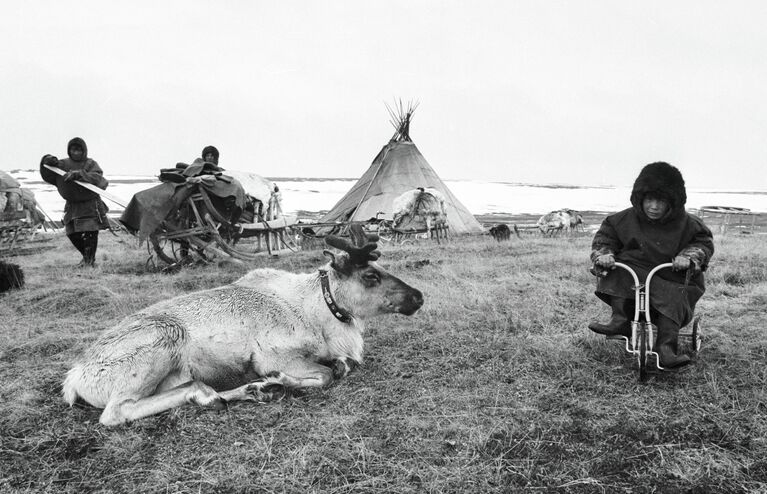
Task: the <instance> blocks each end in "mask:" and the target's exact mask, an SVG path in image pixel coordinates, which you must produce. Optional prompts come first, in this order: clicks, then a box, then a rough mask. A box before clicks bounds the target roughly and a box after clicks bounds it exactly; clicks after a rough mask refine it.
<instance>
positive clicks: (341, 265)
mask: <svg viewBox="0 0 767 494" xmlns="http://www.w3.org/2000/svg"><path fill="white" fill-rule="evenodd" d="M349 232H350V236H351V241H350V240H347V239H344V238H340V237H336V236H335V235H328V237H327V238H326V239H325V241H326V242H327V244H328V245H329V246H331V247H335V248H336V249H339V250H341V251H343V252H344V253H343V254H339V255H336V254H334V253H333V252H331V251H329V250H326V251H324V254H325V255H326V256H328V257H329V258H330V267H331V268H333V271H335V272H336V274H337V275H338V278H339V280H340V283H339V285H338V287H336V288H335V292H336V295H337V297H338V301H339V303H341V304H342V305H344V306H346V308H347V309H348V310H350V311H351V312H352V313H353V314H355V315H357V316H362V317H366V316H374V315H378V314H385V313H391V312H399V313H401V314H405V315H408V316H409V315H411V314H413V313H415V311H417V310H418V309H419V308H420V307H421V306H422V305H423V294H422V293H421V292H420V291H419V290H417V289H415V288H413V287H411V286H410V285H408V284H407V283H405V282H404V281H402V280H400V279H399V278H397V277H396V276H393V275H391V274H389V273H388V272H386V270H384V269H383V268H382V267H381V266H379V265H378V263H376V262H375V261H377V260H378V258H379V257H380V256H381V252H380V251H378V250H377V249H378V244H377V243H376V242H377V241H378V235H366V234H365V232H364V231H363V229H362V225H359V224H353V225H352V226H350V227H349Z"/></svg>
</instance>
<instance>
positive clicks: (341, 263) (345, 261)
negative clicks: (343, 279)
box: [322, 250, 351, 275]
mask: <svg viewBox="0 0 767 494" xmlns="http://www.w3.org/2000/svg"><path fill="white" fill-rule="evenodd" d="M322 253H323V254H325V257H327V258H328V259H330V267H331V268H333V269H334V270H335V271H336V272H338V273H340V274H343V275H348V274H350V273H351V265H350V263H349V258H348V257H347V256H346V255H344V254H341V255H340V256H338V257H336V255H335V254H333V253H332V252H330V251H329V250H324V251H322Z"/></svg>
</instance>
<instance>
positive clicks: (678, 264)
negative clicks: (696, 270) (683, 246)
mask: <svg viewBox="0 0 767 494" xmlns="http://www.w3.org/2000/svg"><path fill="white" fill-rule="evenodd" d="M671 269H673V270H674V271H687V270H688V269H690V258H688V257H684V256H676V257H675V258H674V260H673V261H671Z"/></svg>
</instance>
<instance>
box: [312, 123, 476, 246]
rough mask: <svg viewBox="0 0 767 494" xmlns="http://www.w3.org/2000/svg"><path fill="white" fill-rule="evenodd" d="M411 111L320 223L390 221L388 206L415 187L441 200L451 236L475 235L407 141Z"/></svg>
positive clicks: (470, 220) (469, 218)
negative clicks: (438, 195) (430, 191)
mask: <svg viewBox="0 0 767 494" xmlns="http://www.w3.org/2000/svg"><path fill="white" fill-rule="evenodd" d="M411 114H412V110H411V111H408V112H407V114H406V115H404V116H402V117H401V118H399V120H398V125H397V126H395V128H397V133H395V135H394V137H392V139H391V140H390V141H389V143H388V144H386V145H385V146H384V147H383V149H381V152H380V153H378V155H377V156H376V157H375V159H374V160H373V163H372V164H371V165H370V168H368V170H367V171H366V172H365V174H364V175H362V177H361V178H360V179H359V180H358V181H357V183H356V184H354V186H353V187H352V188H351V189H350V190H349V192H347V193H346V195H345V196H344V197H342V198H341V200H340V201H338V203H337V204H336V205H335V206H333V209H331V210H330V211H329V212H328V213H327V214H326V215H325V216H324V217H323V218H322V219H321V220H320V223H334V222H341V223H345V222H349V221H367V220H369V219H371V218H375V217H376V215H377V214H378V213H379V212H383V214H382V215H379V216H378V217H379V218H385V219H389V220H391V219H392V217H393V214H394V211H392V203H393V201H394V199H395V198H397V197H398V196H400V195H402V194H403V193H404V192H407V191H409V190H413V189H415V188H417V187H424V188H427V187H431V188H434V189H436V190H438V191H439V192H441V193H442V194H443V195H444V197H445V209H446V211H447V224H448V226H449V227H450V231H451V232H452V233H454V234H461V233H479V232H482V231H483V229H482V225H480V223H479V222H478V221H477V219H476V218H474V216H473V215H472V214H471V213H470V212H469V210H468V209H466V207H465V206H464V205H463V204H461V202H460V201H459V200H458V198H457V197H456V196H455V195H454V194H453V193H452V192H451V191H450V189H448V188H447V186H446V185H445V183H444V182H443V181H442V180H441V179H440V178H439V176H437V173H436V172H435V171H434V169H433V168H432V167H431V166H430V165H429V163H428V162H427V161H426V159H425V158H424V157H423V155H422V154H421V152H420V151H419V150H418V148H417V147H416V145H415V143H413V142H412V141H411V140H410V136H409V135H408V134H409V126H410V117H411Z"/></svg>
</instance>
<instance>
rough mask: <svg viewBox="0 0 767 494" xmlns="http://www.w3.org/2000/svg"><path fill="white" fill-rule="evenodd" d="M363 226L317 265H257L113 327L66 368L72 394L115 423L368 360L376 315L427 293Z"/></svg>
mask: <svg viewBox="0 0 767 494" xmlns="http://www.w3.org/2000/svg"><path fill="white" fill-rule="evenodd" d="M377 239H378V238H377V237H376V236H371V237H370V238H368V239H366V237H365V234H364V233H363V231H362V227H361V226H355V227H354V228H353V231H352V240H353V243H352V242H349V241H348V240H345V239H341V238H338V237H332V236H328V238H327V240H326V241H327V243H328V244H329V245H330V246H332V247H336V248H338V249H341V250H343V251H344V252H343V253H339V254H333V253H331V252H329V251H325V255H327V256H328V257H329V259H330V262H328V263H327V264H326V265H324V266H323V267H322V268H320V270H319V272H318V273H305V274H293V273H288V272H285V271H278V270H274V269H256V270H254V271H251V272H250V273H248V274H246V275H245V276H243V277H242V278H240V279H239V280H237V281H236V282H234V283H232V284H231V285H227V286H223V287H219V288H214V289H210V290H203V291H200V292H195V293H190V294H187V295H182V296H179V297H175V298H173V299H170V300H167V301H164V302H160V303H158V304H155V305H153V306H151V307H148V308H147V309H144V310H142V311H140V312H138V313H136V314H134V315H132V316H129V317H128V318H126V319H124V320H123V321H122V322H120V323H119V324H118V325H117V326H114V327H113V328H111V329H110V330H108V331H107V332H105V333H104V334H103V335H102V336H101V337H100V338H99V339H98V340H97V341H96V342H95V343H94V345H93V346H92V347H91V348H90V349H89V350H88V351H87V352H86V355H85V356H84V358H83V359H82V360H81V361H80V362H79V363H78V364H76V365H75V366H74V367H73V368H72V369H71V370H70V371H69V372H68V374H67V377H66V379H65V381H64V387H63V393H64V399H65V400H66V401H67V402H68V403H69V404H70V405H72V404H74V403H75V401H76V400H77V399H78V398H79V399H82V400H84V401H86V402H87V403H89V404H91V405H93V406H96V407H99V408H104V411H103V413H102V414H101V418H100V422H101V423H102V424H105V425H116V424H120V423H124V422H130V421H134V420H137V419H140V418H143V417H147V416H150V415H153V414H157V413H160V412H163V411H165V410H169V409H171V408H174V407H178V406H181V405H183V404H184V403H187V402H188V403H195V404H197V405H201V406H208V407H215V408H221V407H223V406H224V405H225V404H226V403H227V402H230V401H242V400H248V401H269V400H271V399H274V398H275V397H278V396H282V395H283V394H284V392H285V390H286V388H287V389H290V388H304V387H320V386H326V385H328V384H330V383H331V382H332V381H333V379H334V378H336V379H339V378H341V377H343V376H345V375H346V374H347V373H348V372H349V371H350V370H351V368H352V367H353V366H354V365H355V364H356V363H359V362H361V360H362V347H363V341H362V333H363V332H364V329H365V322H364V321H365V319H367V318H369V317H374V316H378V315H382V314H387V313H401V314H405V315H408V316H409V315H412V314H413V313H415V311H417V310H418V309H419V308H420V307H421V305H423V296H422V294H421V292H420V291H418V290H416V289H415V288H413V287H411V286H409V285H407V284H406V283H404V282H403V281H402V280H400V279H398V278H396V277H394V276H392V275H391V274H389V273H387V272H386V271H384V269H383V268H381V267H380V266H379V265H378V264H377V263H376V262H375V261H376V260H377V259H378V257H379V255H380V253H379V252H378V251H377V250H376V243H375V241H376V240H377Z"/></svg>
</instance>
